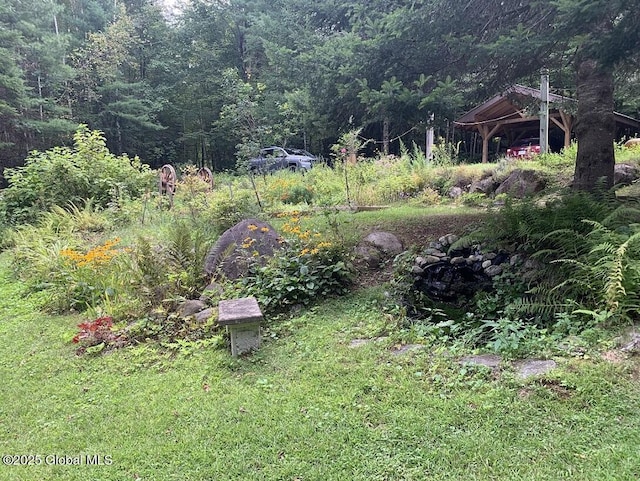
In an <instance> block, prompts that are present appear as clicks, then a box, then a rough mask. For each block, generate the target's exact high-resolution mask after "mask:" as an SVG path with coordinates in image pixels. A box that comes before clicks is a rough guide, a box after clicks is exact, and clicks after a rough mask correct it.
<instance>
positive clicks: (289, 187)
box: [263, 171, 315, 205]
mask: <svg viewBox="0 0 640 481" xmlns="http://www.w3.org/2000/svg"><path fill="white" fill-rule="evenodd" d="M265 184H266V185H265V189H264V194H263V195H264V199H265V201H267V202H269V203H270V204H272V205H273V204H276V205H277V204H278V203H280V202H281V203H283V204H292V205H296V204H311V203H312V202H313V199H314V196H315V192H314V188H313V184H311V183H309V182H308V181H307V176H306V175H305V176H302V175H300V174H299V173H297V172H286V171H283V172H278V173H277V174H276V175H274V176H270V178H269V179H268V181H267V180H265Z"/></svg>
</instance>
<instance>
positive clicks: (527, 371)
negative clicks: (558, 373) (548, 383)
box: [514, 359, 558, 379]
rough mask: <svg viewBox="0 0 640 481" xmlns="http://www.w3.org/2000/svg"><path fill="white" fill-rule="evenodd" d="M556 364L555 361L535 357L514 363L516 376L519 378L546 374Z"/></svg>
mask: <svg viewBox="0 0 640 481" xmlns="http://www.w3.org/2000/svg"><path fill="white" fill-rule="evenodd" d="M557 366H558V365H557V364H556V362H555V361H541V360H535V359H525V360H524V361H519V362H517V363H515V364H514V367H515V368H516V370H517V373H518V377H520V378H521V379H526V378H529V377H532V376H540V375H541V374H547V373H548V372H549V371H551V370H553V369H555V368H556V367H557Z"/></svg>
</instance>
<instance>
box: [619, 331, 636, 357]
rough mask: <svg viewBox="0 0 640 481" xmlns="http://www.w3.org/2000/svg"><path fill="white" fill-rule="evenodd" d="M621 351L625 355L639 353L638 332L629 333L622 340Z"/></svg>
mask: <svg viewBox="0 0 640 481" xmlns="http://www.w3.org/2000/svg"><path fill="white" fill-rule="evenodd" d="M620 350H621V351H623V352H627V353H633V354H637V353H640V332H630V333H629V334H627V335H626V339H624V341H623V344H622V347H621V348H620Z"/></svg>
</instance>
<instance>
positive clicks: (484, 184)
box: [469, 177, 500, 194]
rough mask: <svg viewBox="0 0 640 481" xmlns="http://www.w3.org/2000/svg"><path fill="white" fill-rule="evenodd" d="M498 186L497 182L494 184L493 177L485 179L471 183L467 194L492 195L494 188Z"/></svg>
mask: <svg viewBox="0 0 640 481" xmlns="http://www.w3.org/2000/svg"><path fill="white" fill-rule="evenodd" d="M498 185H500V184H499V182H496V180H495V179H494V178H493V177H487V178H486V179H482V180H477V181H475V182H473V183H472V184H471V185H470V186H469V192H470V193H474V192H480V193H482V194H492V193H493V192H494V191H495V190H496V187H498Z"/></svg>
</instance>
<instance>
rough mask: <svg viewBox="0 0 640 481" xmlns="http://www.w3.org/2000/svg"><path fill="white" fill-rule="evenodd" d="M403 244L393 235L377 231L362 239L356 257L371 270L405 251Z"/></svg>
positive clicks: (357, 247)
mask: <svg viewBox="0 0 640 481" xmlns="http://www.w3.org/2000/svg"><path fill="white" fill-rule="evenodd" d="M403 249H404V248H403V246H402V242H400V240H399V239H398V238H397V237H396V236H395V235H393V234H391V233H389V232H383V231H375V232H372V233H371V234H369V235H368V236H366V237H365V238H364V239H362V240H361V241H360V242H359V243H358V245H357V246H356V255H357V257H358V258H359V259H361V260H362V261H364V262H365V263H366V264H368V265H369V267H371V268H376V267H378V266H379V265H380V264H381V263H382V262H383V261H384V260H388V259H393V258H394V257H395V256H397V255H398V254H400V253H401V252H402V251H403Z"/></svg>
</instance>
